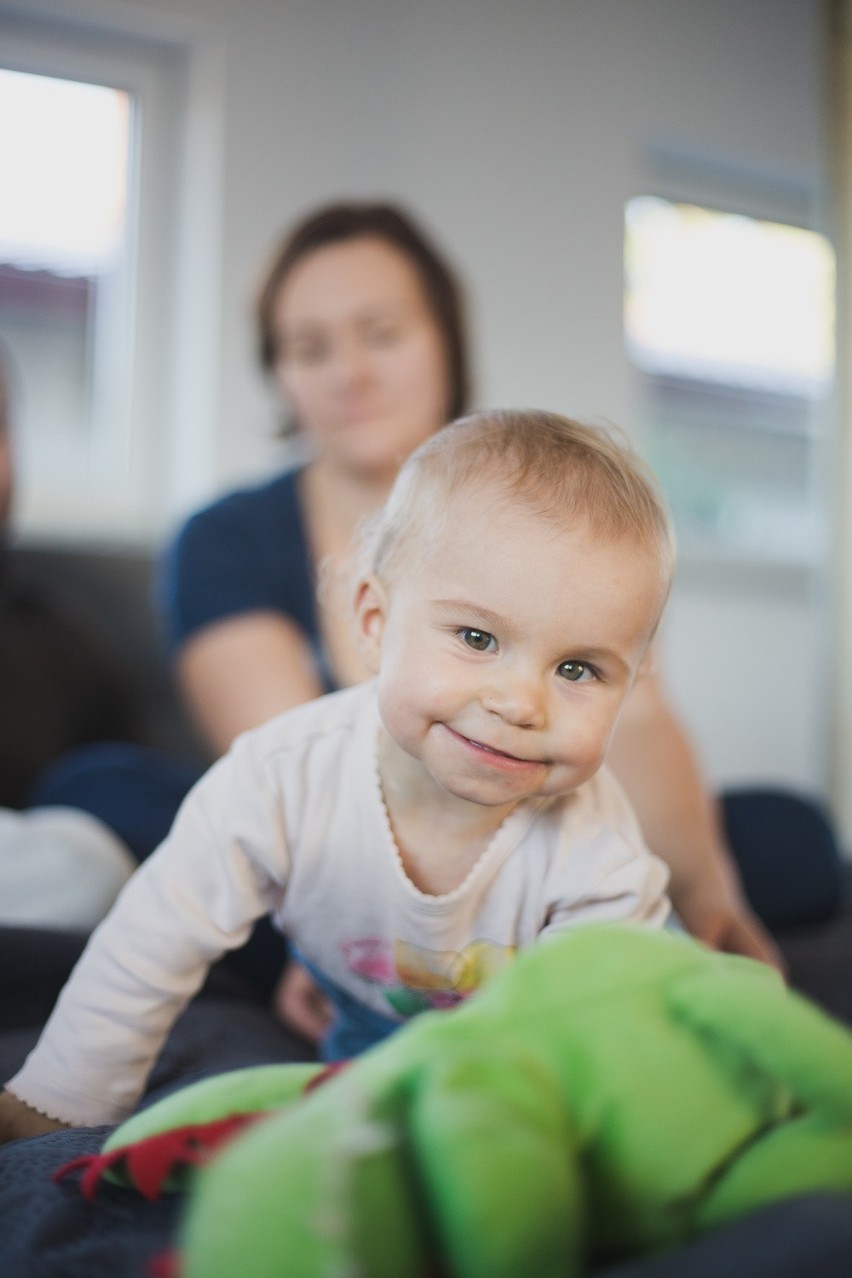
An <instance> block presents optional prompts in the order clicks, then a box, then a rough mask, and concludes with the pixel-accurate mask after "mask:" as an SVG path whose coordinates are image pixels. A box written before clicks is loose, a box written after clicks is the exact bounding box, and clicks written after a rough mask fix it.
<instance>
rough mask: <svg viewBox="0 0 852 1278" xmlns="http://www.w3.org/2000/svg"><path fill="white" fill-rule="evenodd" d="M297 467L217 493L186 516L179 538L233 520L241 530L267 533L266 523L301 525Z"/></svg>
mask: <svg viewBox="0 0 852 1278" xmlns="http://www.w3.org/2000/svg"><path fill="white" fill-rule="evenodd" d="M301 473H302V468H301V467H295V468H292V469H289V470H285V471H282V472H281V473H280V474H278V475H275V476H273V478H272V479H266V480H263V482H261V483H256V484H251V485H248V486H245V487H242V488H236V489H233V490H232V491H231V492H229V493H225V494H224V495H223V496H221V497H217V498H216V500H215V501H212V502H211V503H210V504H209V505H207V506H204V507H202V509H201V510H198V511H196V512H195V514H193V515H191V516H190V517H189V519H187V521H186V523H185V524H184V526H183V528H182V530H181V532H180V533H179V539H181V538H186V537H188V536H189V537H191V536H195V537H198V536H199V534H202V533H207V532H210V534H211V535H213V534H214V533H215V532H216V530H217V529H220V528H222V529H226V528H229V527H233V526H234V525H235V524H239V525H240V526H241V530H242V531H243V532H245V530H246V529H248V528H252V527H254V528H256V529H257V531H258V532H260V533H263V534H264V535H266V534H267V532H268V530H269V528H270V526H272V527H274V528H276V530H280V528H281V527H282V526H283V527H286V526H288V525H290V524H294V523H295V524H296V525H297V526H298V527H301V510H300V505H299V477H300V475H301Z"/></svg>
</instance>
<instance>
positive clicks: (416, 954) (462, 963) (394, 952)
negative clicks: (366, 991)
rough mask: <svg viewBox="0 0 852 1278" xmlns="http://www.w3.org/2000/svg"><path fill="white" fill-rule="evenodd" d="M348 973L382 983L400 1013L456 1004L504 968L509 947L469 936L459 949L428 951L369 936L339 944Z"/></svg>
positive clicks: (511, 952)
mask: <svg viewBox="0 0 852 1278" xmlns="http://www.w3.org/2000/svg"><path fill="white" fill-rule="evenodd" d="M341 949H342V951H343V956H344V958H345V959H346V963H347V965H348V967H349V970H350V971H351V972H354V973H356V975H358V976H361V977H363V978H364V979H365V980H367V981H370V982H371V983H372V984H374V985H380V986H381V987H382V990H383V993H384V996H385V998H386V999H387V1001H388V1003H389V1004H390V1006H391V1007H392V1008H393V1009H394V1011H395V1012H397V1013H398V1014H399V1015H400V1016H415V1015H416V1014H417V1013H418V1012H424V1011H426V1010H427V1009H429V1008H447V1007H455V1006H456V1004H457V1003H461V1002H462V1001H463V1000H464V999H466V998H469V997H470V995H471V994H473V993H475V991H476V990H478V989H479V987H480V986H481V985H484V984H485V982H486V981H487V980H489V978H490V977H491V976H493V975H494V973H495V972H499V971H500V969H501V968H503V967H506V966H507V965H508V964H509V963H510V962H511V960H512V958H513V957H514V954H515V947H514V946H510V945H509V946H507V945H497V944H496V943H495V942H494V941H471V942H470V944H469V945H466V946H465V947H464V949H463V950H427V949H425V948H423V947H422V946H420V945H411V944H409V943H408V942H407V941H387V940H385V939H384V938H383V937H378V936H368V937H364V939H363V940H360V941H346V942H344V944H343V945H342V946H341Z"/></svg>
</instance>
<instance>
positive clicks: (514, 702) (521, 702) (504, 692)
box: [483, 674, 545, 728]
mask: <svg viewBox="0 0 852 1278" xmlns="http://www.w3.org/2000/svg"><path fill="white" fill-rule="evenodd" d="M483 704H484V705H485V708H486V710H490V711H491V713H492V714H498V715H499V716H500V718H501V719H505V720H506V722H507V723H511V724H512V725H513V726H514V727H517V728H540V727H542V726H543V724H544V720H545V699H544V692H543V689H542V687H541V684H540V682H539V681H538V680H537V679H535V678H530V677H525V676H522V675H518V674H514V675H512V676H506V677H504V678H503V679H500V680H498V681H496V682H495V683H494V684H493V685H492V686H491V687H490V688H489V689H488V691H487V693H486V695H485V697H484V698H483Z"/></svg>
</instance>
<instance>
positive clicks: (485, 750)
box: [443, 723, 546, 768]
mask: <svg viewBox="0 0 852 1278" xmlns="http://www.w3.org/2000/svg"><path fill="white" fill-rule="evenodd" d="M443 727H444V728H445V729H446V731H447V732H448V733H449V734H450V736H451V737H453V738H455V740H456V741H458V742H460V743H461V744H462V745H464V746H465V747H467V748H468V749H469V750H471V751H473V752H475V753H479V754H484V755H487V756H488V759H489V761H492V762H493V763H494V764H497V765H498V766H499V765H500V764H501V763H505V764H508V765H510V766H511V767H520V768H541V767H545V766H546V764H545V762H544V760H542V759H522V758H520V757H519V756H518V755H515V754H509V753H507V751H505V750H498V749H497V748H496V746H490V745H486V744H485V742H484V741H477V740H475V739H474V738H473V737H467V736H465V735H464V733H461V732H457V731H456V730H455V728H451V727H450V726H449V724H447V723H445V724H443Z"/></svg>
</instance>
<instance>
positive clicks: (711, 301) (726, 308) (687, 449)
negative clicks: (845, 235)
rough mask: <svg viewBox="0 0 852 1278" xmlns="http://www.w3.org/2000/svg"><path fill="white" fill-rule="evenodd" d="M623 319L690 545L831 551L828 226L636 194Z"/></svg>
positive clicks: (706, 549)
mask: <svg viewBox="0 0 852 1278" xmlns="http://www.w3.org/2000/svg"><path fill="white" fill-rule="evenodd" d="M624 330H625V342H626V347H627V351H628V354H629V356H630V358H631V360H632V362H633V363H634V364H635V365H636V367H637V368H638V369H639V370H640V371H641V373H642V374H643V376H644V384H645V392H646V404H647V451H648V454H649V457H650V460H651V462H652V464H653V465H654V467H655V469H656V470H657V472H658V474H659V475H660V477H661V480H662V482H663V484H664V486H665V487H666V489H667V491H668V495H669V499H670V502H671V505H672V508H673V511H674V514H675V519H676V521H677V523H678V529H679V534H680V539H681V543H682V546H683V549H684V551H685V553H686V554H687V555H689V554H690V553H692V554H693V555H695V554H705V555H706V554H710V555H714V554H721V555H732V556H734V557H740V558H751V559H756V560H763V561H771V560H774V561H778V562H784V563H789V564H800V565H804V566H812V565H815V564H817V563H818V562H819V560H820V557H821V555H822V552H823V546H824V543H825V539H826V535H827V521H826V515H825V509H824V502H823V501H822V500H821V498H822V489H821V485H822V484H823V482H824V473H823V465H822V463H823V444H824V439H825V433H826V431H825V420H826V414H825V405H826V402H827V399H828V397H829V395H830V392H831V389H832V380H833V371H834V256H833V253H832V249H831V246H830V244H829V243H828V241H827V240H826V239H825V237H824V236H822V235H819V234H818V233H816V232H815V231H812V230H806V229H803V228H801V227H798V226H792V225H785V224H781V223H778V222H771V221H767V220H764V219H760V218H756V217H750V216H749V217H747V216H743V215H741V214H738V213H732V212H723V211H718V210H715V209H710V208H703V207H698V206H697V205H694V204H688V203H676V202H672V201H669V200H664V199H660V198H657V197H651V196H641V197H637V198H636V199H633V200H631V201H630V202H629V203H628V205H627V207H626V210H625V299H624Z"/></svg>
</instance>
